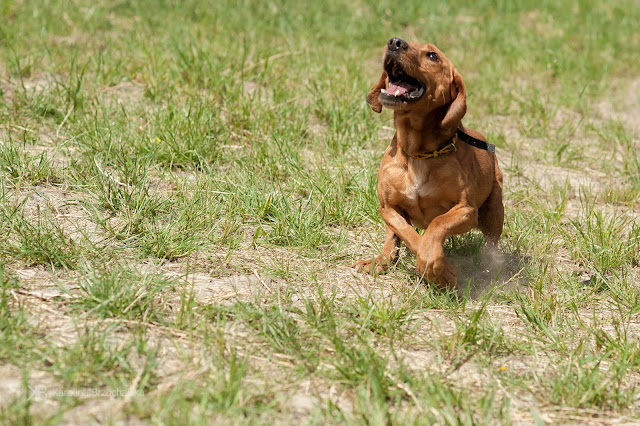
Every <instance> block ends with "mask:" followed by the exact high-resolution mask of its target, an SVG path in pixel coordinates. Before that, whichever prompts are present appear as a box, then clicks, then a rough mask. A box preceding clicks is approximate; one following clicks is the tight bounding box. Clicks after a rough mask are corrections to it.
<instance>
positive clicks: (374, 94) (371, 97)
mask: <svg viewBox="0 0 640 426" xmlns="http://www.w3.org/2000/svg"><path fill="white" fill-rule="evenodd" d="M386 85H387V72H386V71H382V76H381V77H380V80H379V81H378V82H377V83H376V84H375V85H374V86H373V87H372V88H371V90H370V91H369V94H368V95H367V103H368V104H369V105H371V109H372V110H374V111H375V112H378V113H379V112H382V104H381V103H380V92H381V91H382V89H384V88H385V86H386Z"/></svg>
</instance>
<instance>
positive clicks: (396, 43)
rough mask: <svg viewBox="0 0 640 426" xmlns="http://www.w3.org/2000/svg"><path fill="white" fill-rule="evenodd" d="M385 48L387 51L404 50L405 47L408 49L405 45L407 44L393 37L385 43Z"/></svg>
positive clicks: (407, 45)
mask: <svg viewBox="0 0 640 426" xmlns="http://www.w3.org/2000/svg"><path fill="white" fill-rule="evenodd" d="M387 47H388V48H389V50H393V51H396V50H406V49H407V47H409V44H407V42H406V41H404V40H403V39H401V38H398V37H393V38H390V39H389V41H388V42H387Z"/></svg>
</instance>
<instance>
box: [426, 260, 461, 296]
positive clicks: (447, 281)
mask: <svg viewBox="0 0 640 426" xmlns="http://www.w3.org/2000/svg"><path fill="white" fill-rule="evenodd" d="M418 272H419V273H420V274H421V275H422V276H423V277H424V278H426V280H427V281H429V282H432V283H435V284H437V285H439V286H440V287H442V288H448V289H452V288H455V286H456V284H457V283H458V274H457V273H456V269H455V268H454V267H453V265H452V264H451V262H449V261H448V260H447V259H446V258H445V257H444V255H441V256H435V257H433V258H431V259H428V260H427V261H426V262H418Z"/></svg>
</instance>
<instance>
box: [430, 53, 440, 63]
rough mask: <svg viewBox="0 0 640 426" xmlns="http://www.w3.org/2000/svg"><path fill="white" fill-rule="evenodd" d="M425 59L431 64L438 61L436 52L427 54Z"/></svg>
mask: <svg viewBox="0 0 640 426" xmlns="http://www.w3.org/2000/svg"><path fill="white" fill-rule="evenodd" d="M427 58H429V59H431V60H432V61H433V62H438V61H439V60H440V58H439V57H438V54H437V53H436V52H427Z"/></svg>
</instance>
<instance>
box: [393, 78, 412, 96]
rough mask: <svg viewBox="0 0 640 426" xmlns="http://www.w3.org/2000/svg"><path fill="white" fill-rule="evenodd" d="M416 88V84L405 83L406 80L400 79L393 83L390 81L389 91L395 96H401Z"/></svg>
mask: <svg viewBox="0 0 640 426" xmlns="http://www.w3.org/2000/svg"><path fill="white" fill-rule="evenodd" d="M414 89H415V86H412V85H411V84H409V83H405V82H404V81H398V82H393V83H392V82H391V81H390V82H389V88H388V89H387V93H389V94H391V95H394V96H400V95H404V94H406V93H409V92H410V91H412V90H414Z"/></svg>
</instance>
